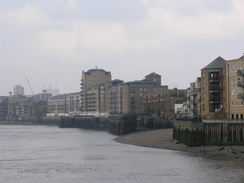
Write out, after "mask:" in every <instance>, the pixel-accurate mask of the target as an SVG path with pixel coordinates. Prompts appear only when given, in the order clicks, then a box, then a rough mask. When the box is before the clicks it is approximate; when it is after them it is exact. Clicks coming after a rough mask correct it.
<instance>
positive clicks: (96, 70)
mask: <svg viewBox="0 0 244 183" xmlns="http://www.w3.org/2000/svg"><path fill="white" fill-rule="evenodd" d="M92 72H104V73H105V74H106V75H110V74H111V73H110V72H108V71H105V70H104V69H90V70H88V71H87V72H85V75H90V74H91V73H92Z"/></svg>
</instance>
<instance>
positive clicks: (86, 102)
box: [80, 69, 112, 113]
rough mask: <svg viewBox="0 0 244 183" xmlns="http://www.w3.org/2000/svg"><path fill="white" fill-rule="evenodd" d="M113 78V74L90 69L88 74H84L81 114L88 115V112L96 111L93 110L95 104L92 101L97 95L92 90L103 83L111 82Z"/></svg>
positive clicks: (82, 79)
mask: <svg viewBox="0 0 244 183" xmlns="http://www.w3.org/2000/svg"><path fill="white" fill-rule="evenodd" d="M111 78H112V76H111V73H110V72H107V71H105V70H103V69H90V70H88V71H87V72H85V71H83V72H82V78H81V106H80V111H81V112H83V113H86V112H88V111H91V110H95V109H93V107H94V104H92V103H91V102H90V100H91V99H93V97H94V95H95V94H94V92H92V91H91V89H92V88H94V87H95V86H98V85H100V84H101V83H103V82H110V81H111ZM94 91H95V90H94ZM97 91H98V90H97Z"/></svg>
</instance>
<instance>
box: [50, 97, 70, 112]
mask: <svg viewBox="0 0 244 183" xmlns="http://www.w3.org/2000/svg"><path fill="white" fill-rule="evenodd" d="M69 95H70V94H59V95H57V96H55V97H52V98H51V99H50V100H49V101H48V109H47V110H48V114H47V116H68V115H69V101H68V97H69Z"/></svg>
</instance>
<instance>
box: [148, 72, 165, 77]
mask: <svg viewBox="0 0 244 183" xmlns="http://www.w3.org/2000/svg"><path fill="white" fill-rule="evenodd" d="M146 77H161V76H160V75H159V74H157V73H155V72H152V73H151V74H148V75H146Z"/></svg>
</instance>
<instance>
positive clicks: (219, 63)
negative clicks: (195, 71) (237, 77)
mask: <svg viewBox="0 0 244 183" xmlns="http://www.w3.org/2000/svg"><path fill="white" fill-rule="evenodd" d="M225 67H226V60H225V59H223V58H222V57H220V56H219V57H218V58H216V59H215V60H214V61H212V62H211V63H210V64H208V65H207V66H205V67H204V68H202V70H207V69H222V68H225Z"/></svg>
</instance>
